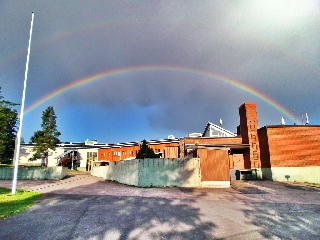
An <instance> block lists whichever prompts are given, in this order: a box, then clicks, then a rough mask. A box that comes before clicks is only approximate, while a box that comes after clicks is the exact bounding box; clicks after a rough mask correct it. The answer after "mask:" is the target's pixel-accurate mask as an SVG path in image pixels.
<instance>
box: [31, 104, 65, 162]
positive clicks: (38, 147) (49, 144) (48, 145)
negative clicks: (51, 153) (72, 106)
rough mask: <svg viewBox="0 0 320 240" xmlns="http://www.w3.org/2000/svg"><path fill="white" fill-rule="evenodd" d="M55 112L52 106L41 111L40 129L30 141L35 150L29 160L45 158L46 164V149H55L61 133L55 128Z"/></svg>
mask: <svg viewBox="0 0 320 240" xmlns="http://www.w3.org/2000/svg"><path fill="white" fill-rule="evenodd" d="M56 118H57V117H56V114H55V112H54V109H53V107H51V106H50V107H48V108H47V109H46V110H44V111H43V112H42V123H41V130H38V131H36V132H34V134H33V136H32V137H31V139H30V141H31V142H32V143H34V144H35V146H34V148H33V151H34V152H35V153H34V154H33V156H32V158H30V159H29V160H30V161H33V160H36V159H39V158H43V157H44V158H45V159H46V163H45V164H46V166H47V165H48V150H49V149H52V150H55V149H56V146H57V144H58V143H59V142H60V140H59V138H58V137H59V136H60V135H61V133H60V132H59V131H58V130H57V124H56Z"/></svg>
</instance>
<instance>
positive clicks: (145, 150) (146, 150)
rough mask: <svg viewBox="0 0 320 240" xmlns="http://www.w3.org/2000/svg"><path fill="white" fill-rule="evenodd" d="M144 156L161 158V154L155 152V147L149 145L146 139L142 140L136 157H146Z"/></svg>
mask: <svg viewBox="0 0 320 240" xmlns="http://www.w3.org/2000/svg"><path fill="white" fill-rule="evenodd" d="M144 158H159V156H158V155H157V154H155V153H154V151H153V149H152V148H150V147H148V144H147V141H146V140H143V141H142V144H141V147H140V150H139V151H138V153H137V155H136V159H144Z"/></svg>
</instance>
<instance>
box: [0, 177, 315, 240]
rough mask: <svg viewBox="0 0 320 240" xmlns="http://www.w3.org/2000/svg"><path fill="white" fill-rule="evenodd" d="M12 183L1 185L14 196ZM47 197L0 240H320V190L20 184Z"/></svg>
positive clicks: (9, 225)
mask: <svg viewBox="0 0 320 240" xmlns="http://www.w3.org/2000/svg"><path fill="white" fill-rule="evenodd" d="M11 184H12V181H4V180H1V181H0V186H1V187H9V188H11ZM18 188H19V189H21V188H23V189H29V190H34V191H38V192H42V193H45V194H44V196H43V197H42V198H41V199H40V200H39V201H37V202H36V204H34V205H33V206H32V207H31V208H30V209H28V210H26V211H24V212H22V213H19V214H17V215H14V216H12V217H10V218H8V219H4V220H3V221H0V229H1V230H0V239H319V235H320V228H319V225H320V189H319V188H317V187H310V186H307V185H305V184H300V185H298V184H286V183H277V182H271V181H248V182H246V181H233V182H232V187H231V188H227V189H188V188H137V187H131V186H126V185H122V184H118V183H115V182H110V181H104V180H103V179H101V178H97V177H92V176H90V175H88V174H86V173H81V174H76V173H75V174H73V173H71V174H70V176H69V177H68V178H66V179H64V180H61V181H18Z"/></svg>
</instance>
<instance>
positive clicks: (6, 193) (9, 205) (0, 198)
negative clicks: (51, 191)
mask: <svg viewBox="0 0 320 240" xmlns="http://www.w3.org/2000/svg"><path fill="white" fill-rule="evenodd" d="M41 196H42V194H41V193H37V192H32V191H26V190H17V191H16V194H14V195H13V194H11V189H7V188H1V187H0V220H2V219H4V218H7V217H9V216H11V215H13V214H15V213H18V212H21V211H23V210H25V209H27V208H29V207H30V206H31V205H32V204H33V203H34V202H35V201H37V200H38V199H39V198H40V197H41Z"/></svg>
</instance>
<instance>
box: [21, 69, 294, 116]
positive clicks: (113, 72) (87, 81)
mask: <svg viewBox="0 0 320 240" xmlns="http://www.w3.org/2000/svg"><path fill="white" fill-rule="evenodd" d="M148 71H174V72H181V73H189V74H196V75H201V76H205V77H209V78H211V79H215V80H217V81H221V82H224V83H226V84H229V85H231V86H234V87H236V88H238V89H240V90H243V91H244V92H247V93H249V94H252V95H253V96H255V97H257V98H258V99H261V100H262V101H264V102H265V103H267V104H268V105H270V106H271V107H273V108H275V109H277V110H278V111H279V112H281V114H282V115H283V116H285V117H288V118H289V119H290V120H292V121H293V122H296V119H295V117H294V115H293V114H292V113H291V112H290V111H288V110H287V109H285V108H284V107H283V106H281V104H279V103H277V102H276V101H274V100H273V99H271V98H270V97H268V96H267V95H265V94H263V93H261V92H259V91H257V90H255V89H253V88H251V87H249V86H247V85H245V84H243V83H241V82H238V81H236V80H233V79H231V78H228V77H225V76H222V75H219V74H216V73H212V72H207V71H202V70H197V69H192V68H186V67H180V66H162V65H159V66H158V65H151V66H134V67H126V68H119V69H114V70H109V71H105V72H100V73H97V74H94V75H91V76H87V77H85V78H82V79H78V80H76V81H74V82H72V83H70V84H67V85H65V86H63V87H62V88H59V89H56V90H54V91H53V92H51V93H49V94H47V95H45V96H44V97H42V98H40V99H39V100H37V101H36V102H35V103H33V104H32V105H30V106H28V107H27V108H26V111H25V114H28V113H29V112H31V111H32V110H33V109H35V108H37V107H38V106H40V105H42V104H44V103H45V102H47V101H49V100H51V99H53V98H55V97H57V96H58V95H60V94H63V93H64V92H67V91H69V90H70V89H73V88H77V87H80V86H82V85H85V84H90V83H92V82H95V81H98V80H101V79H106V78H110V77H113V76H119V75H124V74H129V73H137V72H148Z"/></svg>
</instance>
